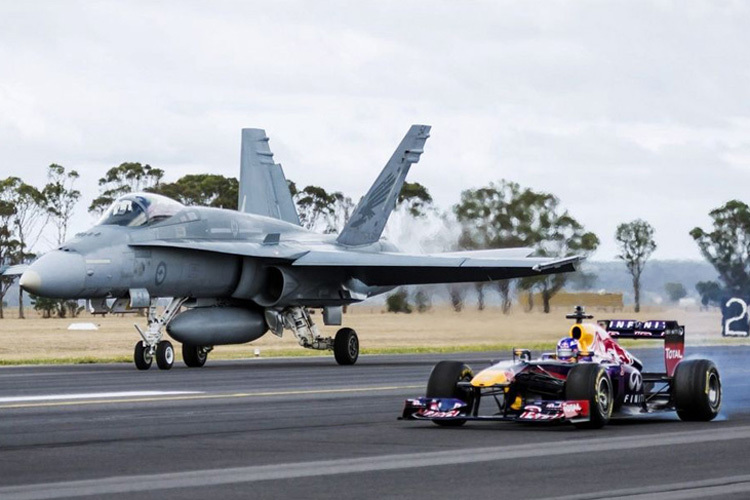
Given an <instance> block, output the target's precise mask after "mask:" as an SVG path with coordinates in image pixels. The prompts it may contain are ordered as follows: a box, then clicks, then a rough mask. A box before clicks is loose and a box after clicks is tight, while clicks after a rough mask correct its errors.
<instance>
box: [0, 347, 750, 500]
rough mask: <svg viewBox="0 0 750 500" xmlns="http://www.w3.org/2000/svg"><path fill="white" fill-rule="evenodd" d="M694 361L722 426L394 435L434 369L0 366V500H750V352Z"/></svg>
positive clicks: (710, 351) (370, 362)
mask: <svg viewBox="0 0 750 500" xmlns="http://www.w3.org/2000/svg"><path fill="white" fill-rule="evenodd" d="M635 352H636V353H637V355H639V357H641V359H642V360H643V361H644V362H645V363H646V367H647V368H652V369H658V368H659V366H660V363H661V366H663V362H662V359H661V356H662V353H661V350H657V349H648V350H642V351H635ZM688 353H689V354H691V355H698V354H700V355H701V357H708V358H711V359H713V360H714V361H716V362H717V364H718V366H719V369H720V372H721V376H722V383H723V393H724V403H723V408H722V412H721V415H720V417H719V418H718V419H717V420H715V421H713V422H708V423H691V422H681V421H679V420H678V419H677V417H676V416H673V415H661V416H658V417H656V416H652V417H649V418H645V419H637V420H636V419H633V420H626V421H618V422H613V423H611V424H610V425H609V426H607V427H605V428H604V429H601V430H596V431H584V430H577V429H574V428H573V427H569V426H565V425H557V426H551V427H550V426H545V427H539V426H532V425H519V424H514V423H507V422H499V423H487V422H475V423H468V424H467V425H465V426H464V427H461V428H440V427H437V426H435V425H433V424H431V423H429V422H405V421H399V420H397V416H398V415H399V414H400V411H401V408H402V405H403V400H404V399H405V398H407V397H416V396H420V395H422V394H423V392H424V386H425V384H426V381H427V377H428V375H429V373H430V370H431V368H432V366H433V364H434V363H435V362H436V361H438V360H440V359H443V358H445V357H446V356H445V355H441V356H433V355H429V356H428V355H414V356H406V355H404V356H364V357H362V358H360V361H359V362H358V363H357V365H355V366H351V367H341V366H337V365H336V364H335V362H334V361H333V359H329V358H295V359H284V360H263V359H250V360H242V361H232V362H217V361H212V360H210V359H209V362H208V363H207V365H206V366H205V367H204V368H202V369H188V368H185V367H184V366H183V365H182V364H181V363H178V364H176V366H175V367H174V368H173V369H172V370H171V371H168V372H164V371H159V370H157V369H155V368H152V369H151V370H150V371H148V372H139V371H137V370H135V368H134V367H132V366H130V365H124V364H123V365H78V366H40V367H7V368H1V369H0V499H4V500H15V499H40V498H80V497H86V496H88V497H90V498H133V497H137V498H139V499H151V498H154V499H156V498H159V499H172V498H174V499H177V498H179V499H190V498H201V499H202V498H216V499H219V498H221V499H225V498H259V499H266V498H269V499H271V498H273V499H276V498H410V499H414V498H471V497H477V498H484V497H490V498H500V497H505V498H530V497H533V498H575V499H584V498H620V497H622V498H638V499H643V498H709V497H710V498H750V347H736V346H735V347H706V348H700V349H698V348H688ZM504 355H505V353H473V354H467V355H452V356H449V358H451V359H461V360H467V361H469V362H470V363H469V364H470V365H472V367H473V368H475V369H479V368H482V367H484V366H486V364H487V363H488V362H489V360H490V359H492V358H494V359H499V358H500V357H503V356H504Z"/></svg>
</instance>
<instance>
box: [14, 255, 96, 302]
mask: <svg viewBox="0 0 750 500" xmlns="http://www.w3.org/2000/svg"><path fill="white" fill-rule="evenodd" d="M85 278H86V268H85V262H84V259H83V257H82V256H81V255H80V254H77V253H74V252H62V251H59V250H54V251H52V252H49V253H47V254H44V255H42V256H41V257H40V258H39V260H37V261H36V262H34V263H33V264H31V266H30V267H29V268H28V269H27V270H26V271H25V272H24V273H23V275H21V281H20V282H19V284H20V285H21V288H23V289H24V290H26V291H27V292H29V293H32V294H34V295H39V296H41V297H51V298H59V299H74V298H77V297H78V296H79V294H80V293H81V292H82V291H83V287H84V280H85Z"/></svg>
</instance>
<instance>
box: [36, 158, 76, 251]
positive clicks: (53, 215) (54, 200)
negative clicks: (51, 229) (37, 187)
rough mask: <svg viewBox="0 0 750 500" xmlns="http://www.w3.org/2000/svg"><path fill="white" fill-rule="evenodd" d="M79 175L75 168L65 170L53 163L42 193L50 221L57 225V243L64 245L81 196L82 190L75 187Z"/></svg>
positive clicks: (49, 168) (48, 171)
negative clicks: (74, 210)
mask: <svg viewBox="0 0 750 500" xmlns="http://www.w3.org/2000/svg"><path fill="white" fill-rule="evenodd" d="M78 178H79V175H78V172H76V171H75V170H71V171H69V172H67V173H66V172H65V167H63V166H61V165H57V164H55V163H53V164H52V165H50V166H49V167H48V168H47V185H46V186H44V189H43V191H42V194H43V195H44V199H45V202H46V208H47V213H48V214H49V218H50V221H51V222H52V224H53V225H54V226H55V229H56V233H57V234H56V236H57V245H58V246H59V245H62V244H63V243H65V240H66V239H67V237H68V225H69V224H70V218H71V217H72V216H73V209H74V208H75V206H76V204H77V203H78V200H79V199H80V198H81V192H80V191H78V190H77V189H75V188H74V185H75V183H76V181H77V180H78Z"/></svg>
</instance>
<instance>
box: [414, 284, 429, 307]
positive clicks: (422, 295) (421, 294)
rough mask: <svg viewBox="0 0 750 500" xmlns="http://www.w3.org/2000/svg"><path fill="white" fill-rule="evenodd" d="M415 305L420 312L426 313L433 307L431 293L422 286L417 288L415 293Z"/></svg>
mask: <svg viewBox="0 0 750 500" xmlns="http://www.w3.org/2000/svg"><path fill="white" fill-rule="evenodd" d="M414 305H415V306H416V308H417V312H418V313H424V312H427V311H429V310H430V309H431V308H432V300H431V299H430V295H429V294H428V293H427V292H426V291H425V290H424V289H422V288H420V289H418V290H417V293H416V294H414Z"/></svg>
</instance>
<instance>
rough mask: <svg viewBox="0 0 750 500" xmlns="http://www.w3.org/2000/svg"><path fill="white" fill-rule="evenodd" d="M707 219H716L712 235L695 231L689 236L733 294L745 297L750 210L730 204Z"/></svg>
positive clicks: (735, 202)
mask: <svg viewBox="0 0 750 500" xmlns="http://www.w3.org/2000/svg"><path fill="white" fill-rule="evenodd" d="M708 215H709V216H710V217H711V218H712V219H713V231H711V232H706V231H704V230H703V229H701V228H699V227H696V228H694V229H693V230H692V231H690V236H692V237H693V239H694V240H695V242H696V243H697V244H698V247H699V248H700V250H701V253H702V254H703V257H705V258H706V260H708V262H709V263H710V264H711V265H712V266H714V269H716V272H718V273H719V279H720V280H721V281H722V282H723V283H724V285H725V287H726V288H727V289H728V290H729V291H730V292H731V293H741V294H746V293H748V291H750V208H748V206H747V205H746V204H745V203H743V202H741V201H739V200H731V201H728V202H727V203H726V204H725V205H724V206H722V207H719V208H716V209H714V210H712V211H710V212H709V213H708Z"/></svg>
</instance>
